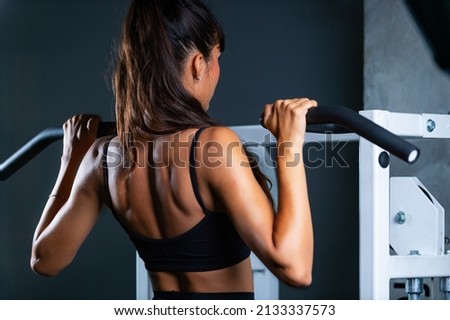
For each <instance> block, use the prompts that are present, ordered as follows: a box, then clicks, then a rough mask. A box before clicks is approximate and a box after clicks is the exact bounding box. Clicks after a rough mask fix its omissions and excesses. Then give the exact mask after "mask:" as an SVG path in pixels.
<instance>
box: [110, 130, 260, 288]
mask: <svg viewBox="0 0 450 320" xmlns="http://www.w3.org/2000/svg"><path fill="white" fill-rule="evenodd" d="M200 131H201V130H199V131H198V132H197V130H195V129H193V130H186V131H182V132H179V133H176V134H173V135H167V136H162V137H159V138H157V139H155V140H153V141H151V142H144V141H138V142H135V143H134V145H135V147H136V149H134V150H135V152H136V154H137V162H136V165H135V168H134V169H133V172H132V173H131V174H128V172H126V171H125V169H124V168H123V166H114V163H115V162H116V160H119V158H121V157H122V155H121V153H120V152H121V151H120V147H119V144H118V142H117V141H116V140H113V141H112V143H110V144H109V146H108V145H107V148H108V153H107V155H108V160H109V161H108V168H107V171H106V170H105V171H104V175H105V176H106V177H107V182H105V184H107V185H108V189H107V190H106V193H108V192H109V193H110V195H111V200H110V201H111V203H112V205H111V207H112V209H113V212H114V214H115V216H116V218H117V219H118V220H119V221H120V222H121V224H122V225H123V227H124V228H125V229H126V230H127V232H128V233H129V235H130V238H131V239H132V241H133V242H134V244H135V245H136V248H137V250H138V252H139V254H140V255H141V257H142V258H143V259H144V261H145V263H146V267H147V269H148V270H150V271H151V273H150V276H151V278H152V280H153V286H154V289H155V290H156V291H187V292H230V291H233V292H237V291H238V292H251V291H253V284H252V276H251V268H250V263H249V259H248V255H249V250H248V248H247V247H246V245H245V244H244V243H243V242H242V240H241V239H240V237H239V236H238V235H237V233H236V231H235V230H234V228H233V226H232V224H231V222H230V220H229V218H228V217H227V215H226V213H225V212H223V211H224V210H223V208H221V206H220V204H219V203H218V201H216V200H215V199H214V198H213V195H212V193H211V192H210V190H209V188H208V186H207V185H206V184H205V182H204V181H203V180H204V179H202V174H203V173H204V170H214V168H213V164H214V162H213V161H212V162H209V161H210V160H211V159H209V158H208V154H209V153H208V150H207V148H206V147H205V146H206V144H204V143H201V138H200V137H199V136H200ZM196 132H197V136H196V139H197V140H198V143H196V144H194V145H193V139H194V133H196ZM214 147H217V145H215V146H214ZM216 151H217V150H216ZM190 157H191V159H190ZM111 159H114V161H111ZM118 162H119V161H118ZM105 188H106V185H105ZM196 192H197V194H196ZM195 200H197V201H195ZM218 269H220V270H218Z"/></svg>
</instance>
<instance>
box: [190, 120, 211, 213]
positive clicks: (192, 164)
mask: <svg viewBox="0 0 450 320" xmlns="http://www.w3.org/2000/svg"><path fill="white" fill-rule="evenodd" d="M203 129H205V128H200V129H198V130H197V132H196V133H195V135H194V138H193V139H192V144H191V150H190V154H189V175H190V177H191V184H192V189H193V190H194V194H195V199H197V202H198V203H199V205H200V207H201V208H202V210H203V212H204V213H205V214H208V213H210V211H209V210H208V209H206V206H205V203H204V202H203V199H202V196H201V195H200V191H199V188H198V180H197V173H196V172H195V169H196V168H197V166H198V165H199V162H198V161H196V160H195V149H197V148H199V147H200V146H199V143H198V142H199V141H198V138H199V136H200V133H201V132H202V131H203Z"/></svg>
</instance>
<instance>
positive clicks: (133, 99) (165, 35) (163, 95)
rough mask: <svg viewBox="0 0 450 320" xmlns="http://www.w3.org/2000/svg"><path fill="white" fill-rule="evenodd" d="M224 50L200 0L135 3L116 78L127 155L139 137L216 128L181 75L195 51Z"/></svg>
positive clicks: (213, 21) (119, 125) (119, 131)
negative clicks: (183, 82) (197, 128)
mask: <svg viewBox="0 0 450 320" xmlns="http://www.w3.org/2000/svg"><path fill="white" fill-rule="evenodd" d="M216 45H220V49H221V51H223V50H224V36H223V32H222V29H221V27H220V25H219V23H218V22H217V20H216V19H215V18H214V16H213V15H212V14H211V13H210V11H209V10H208V9H207V8H206V7H205V6H204V5H203V4H202V3H201V2H200V1H197V0H133V1H131V4H130V8H129V11H128V15H127V17H126V19H125V23H124V26H123V33H122V41H121V45H120V48H119V52H118V62H117V66H116V71H115V75H114V81H113V82H114V83H113V85H114V93H115V96H116V118H117V134H118V136H119V139H120V141H121V143H122V144H123V146H124V148H125V151H126V154H127V156H128V157H130V158H131V159H130V160H131V162H132V163H133V162H134V156H133V155H132V154H131V153H130V151H129V150H130V149H131V146H130V144H131V142H132V141H133V140H134V139H136V138H151V137H154V136H158V135H165V134H170V133H174V132H177V131H180V130H184V129H188V128H193V127H204V126H209V125H212V124H214V122H213V121H212V120H211V119H210V117H209V116H208V114H207V113H206V112H205V111H204V110H203V109H202V107H201V104H200V102H199V101H198V100H197V99H195V98H194V97H193V96H192V95H191V94H189V93H188V92H187V90H186V89H185V88H184V86H183V84H182V82H181V74H182V71H183V67H184V64H185V62H186V59H187V56H188V55H189V53H191V52H192V51H193V50H198V51H199V52H201V53H202V54H203V55H204V56H205V58H206V59H209V58H210V57H211V50H212V48H213V47H214V46H216Z"/></svg>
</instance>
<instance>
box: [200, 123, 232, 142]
mask: <svg viewBox="0 0 450 320" xmlns="http://www.w3.org/2000/svg"><path fill="white" fill-rule="evenodd" d="M200 140H201V141H204V142H209V143H210V142H217V143H218V144H221V145H225V146H226V145H228V144H230V143H238V144H241V140H240V138H239V137H238V135H237V134H236V132H234V131H233V130H232V129H230V128H228V127H222V126H217V127H209V128H207V129H205V130H204V131H203V132H202V135H201V138H200Z"/></svg>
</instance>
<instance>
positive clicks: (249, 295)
mask: <svg viewBox="0 0 450 320" xmlns="http://www.w3.org/2000/svg"><path fill="white" fill-rule="evenodd" d="M153 294H154V296H153V300H255V294H254V293H253V292H183V291H154V292H153Z"/></svg>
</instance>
